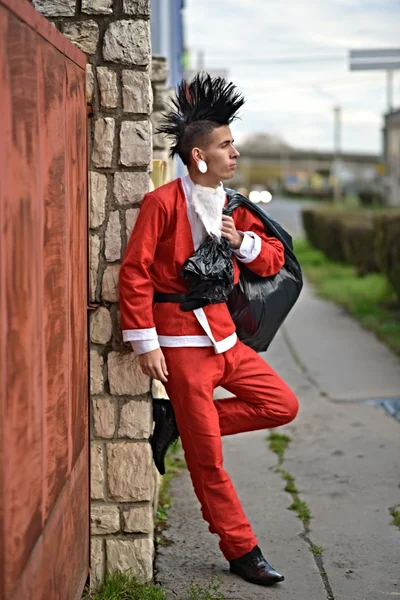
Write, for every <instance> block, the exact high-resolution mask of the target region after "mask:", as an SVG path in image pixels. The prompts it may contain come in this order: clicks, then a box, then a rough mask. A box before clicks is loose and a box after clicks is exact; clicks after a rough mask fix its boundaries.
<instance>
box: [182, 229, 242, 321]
mask: <svg viewBox="0 0 400 600" xmlns="http://www.w3.org/2000/svg"><path fill="white" fill-rule="evenodd" d="M181 275H182V277H183V278H184V279H185V280H186V285H187V289H188V291H187V294H186V297H187V299H188V300H191V299H194V300H204V302H199V306H205V305H206V304H219V303H221V302H226V301H227V300H228V296H229V294H230V293H231V292H232V290H233V288H234V285H233V277H234V275H233V262H232V250H231V248H230V245H229V242H228V240H226V239H224V238H221V239H220V240H218V239H217V238H216V237H213V236H208V237H207V239H206V241H205V242H203V244H202V245H201V246H200V247H199V248H198V249H197V250H196V252H195V253H194V254H192V256H190V257H189V258H188V259H187V261H186V262H185V264H184V265H183V268H182V272H181ZM186 305H187V306H189V307H190V306H191V305H190V304H188V303H186ZM182 310H186V309H185V308H184V307H182Z"/></svg>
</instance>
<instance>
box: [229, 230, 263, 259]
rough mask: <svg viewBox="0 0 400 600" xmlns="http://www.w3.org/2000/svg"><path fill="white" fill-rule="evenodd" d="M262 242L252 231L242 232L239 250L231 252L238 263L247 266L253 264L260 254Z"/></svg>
mask: <svg viewBox="0 0 400 600" xmlns="http://www.w3.org/2000/svg"><path fill="white" fill-rule="evenodd" d="M261 245H262V240H261V238H260V236H259V235H257V234H256V233H254V232H253V231H244V232H243V240H242V243H241V245H240V248H238V249H237V250H233V254H234V255H235V256H236V258H237V259H238V260H240V262H242V263H244V264H248V263H251V262H253V260H254V259H255V258H257V256H258V255H259V254H260V252H261Z"/></svg>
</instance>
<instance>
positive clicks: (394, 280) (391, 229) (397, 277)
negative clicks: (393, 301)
mask: <svg viewBox="0 0 400 600" xmlns="http://www.w3.org/2000/svg"><path fill="white" fill-rule="evenodd" d="M374 225H375V256H376V259H377V263H378V265H379V267H380V269H381V270H382V272H383V273H385V274H386V276H387V278H388V279H389V281H390V283H391V284H392V285H393V287H394V289H395V291H396V294H397V296H398V297H399V298H400V211H393V212H390V213H389V212H388V211H385V213H384V214H377V215H376V217H375V219H374Z"/></svg>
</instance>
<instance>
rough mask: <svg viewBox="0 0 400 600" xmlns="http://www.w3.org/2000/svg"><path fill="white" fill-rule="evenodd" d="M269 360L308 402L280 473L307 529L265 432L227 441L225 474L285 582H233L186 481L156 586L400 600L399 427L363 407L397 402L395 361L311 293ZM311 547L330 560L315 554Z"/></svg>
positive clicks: (283, 599)
mask: <svg viewBox="0 0 400 600" xmlns="http://www.w3.org/2000/svg"><path fill="white" fill-rule="evenodd" d="M276 209H277V210H278V209H279V210H282V211H285V210H286V206H285V205H282V207H280V206H279V204H278V203H277V204H276ZM291 210H293V209H290V210H289V212H290V211H291ZM281 214H282V212H281ZM266 359H267V360H268V361H269V362H270V363H271V364H272V366H273V367H274V368H275V369H276V370H277V371H278V373H280V374H281V375H282V376H283V377H284V378H285V379H286V381H287V382H288V383H289V384H290V385H291V387H292V388H293V390H294V391H295V392H296V394H297V396H298V398H299V400H300V405H301V410H300V413H299V415H298V417H297V418H296V420H295V421H294V422H293V423H292V424H290V425H288V426H286V427H284V428H282V429H281V431H284V432H286V433H287V434H288V435H290V437H291V443H290V444H289V447H288V449H287V451H286V453H285V458H284V463H283V465H282V468H283V469H284V470H286V471H288V472H289V473H291V474H292V475H293V477H294V479H295V484H296V487H297V489H298V492H299V495H300V498H301V500H303V501H305V502H306V503H307V505H308V507H309V509H310V512H311V520H310V523H309V528H308V529H305V528H304V526H303V523H302V521H300V520H299V519H298V518H297V516H296V513H295V512H293V511H291V510H288V507H289V506H290V505H291V503H292V500H293V498H292V496H291V494H289V493H288V492H285V491H284V487H285V482H284V481H283V480H282V478H281V476H280V474H279V473H277V472H276V471H275V467H276V464H277V459H276V455H275V454H273V453H272V452H271V451H270V450H269V449H268V444H267V440H266V436H267V433H268V432H266V431H261V432H253V433H248V434H242V435H238V436H232V437H228V438H225V439H224V454H225V466H226V468H227V470H228V472H229V473H230V475H231V477H232V479H233V482H234V484H235V486H236V488H237V491H238V494H239V496H240V498H241V500H242V502H243V505H244V508H245V510H246V513H247V515H248V517H249V519H250V521H251V523H252V524H253V527H254V529H255V531H256V533H257V535H258V537H259V542H260V545H261V547H262V548H263V550H264V552H265V554H266V556H267V557H268V559H269V560H270V562H271V563H272V564H273V565H274V566H275V567H276V568H277V569H278V570H281V571H282V572H283V573H284V574H285V576H286V581H285V582H284V583H283V584H281V585H279V586H276V587H275V588H273V589H267V590H266V589H264V588H260V587H257V586H252V585H249V584H246V583H245V582H243V581H242V580H241V579H239V578H237V577H235V576H232V575H230V574H229V572H228V569H227V563H226V561H225V560H224V558H223V557H222V556H221V554H220V552H219V549H218V543H217V542H218V541H217V539H216V536H213V535H211V534H210V533H209V532H208V530H207V526H206V524H205V523H204V521H202V519H201V515H200V509H199V504H198V502H197V499H196V498H195V496H194V493H193V490H192V487H191V483H190V479H189V476H188V474H187V473H185V474H184V475H182V476H181V477H179V478H177V479H176V480H175V481H174V482H173V485H172V493H173V498H174V503H173V507H172V508H171V510H170V517H169V522H170V527H169V529H168V531H167V534H166V535H167V538H169V540H170V541H171V542H172V544H171V545H170V546H163V547H161V548H160V550H159V554H158V557H157V560H156V570H157V580H158V581H159V582H160V583H162V584H164V585H165V586H166V588H167V589H168V590H170V593H171V598H183V599H185V598H187V589H188V586H189V582H190V579H194V580H196V581H197V582H198V583H200V584H201V585H203V586H204V585H206V584H207V582H209V581H210V576H211V575H212V574H217V575H220V576H221V577H222V586H221V590H222V591H223V592H224V594H225V598H226V599H230V600H234V599H235V600H253V599H261V598H263V599H264V598H275V599H277V600H325V599H326V598H334V600H386V599H389V598H396V597H399V598H400V531H399V529H397V528H396V527H394V526H393V525H392V524H391V522H392V518H391V516H390V510H391V508H393V507H394V506H396V505H400V489H399V485H400V469H399V454H400V424H399V423H398V422H397V421H396V420H395V419H393V418H391V417H389V416H388V415H387V414H386V413H385V412H384V411H382V410H381V409H379V408H377V407H375V406H371V405H368V404H365V403H364V402H363V401H364V400H365V399H368V398H372V397H381V396H383V395H385V396H388V397H396V396H400V362H399V360H398V359H397V358H396V357H394V356H393V355H392V354H390V352H389V351H388V350H387V349H386V347H384V346H383V345H382V344H381V343H380V342H378V341H377V340H376V338H375V337H374V336H373V335H372V334H371V333H369V332H367V331H364V330H363V329H361V328H360V327H359V326H358V325H357V324H356V323H355V322H354V321H353V320H352V319H351V318H350V317H348V316H347V315H346V314H345V313H344V312H343V311H342V310H341V309H340V308H338V307H336V306H334V305H332V304H330V303H328V302H325V301H323V300H320V299H317V298H316V297H315V295H314V294H313V292H312V290H311V289H310V288H309V287H307V286H306V289H305V291H304V293H303V294H302V296H301V298H300V300H299V302H298V303H297V305H296V307H295V308H294V310H293V311H292V313H291V315H290V316H289V318H288V319H287V322H286V323H285V326H284V327H283V328H282V330H281V332H280V333H279V335H278V336H277V338H276V339H275V340H274V342H273V344H272V346H271V348H270V349H269V350H268V353H267V356H266ZM312 546H318V547H320V548H322V553H321V554H319V555H314V554H313V553H312V552H311V547H312Z"/></svg>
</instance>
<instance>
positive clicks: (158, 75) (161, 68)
mask: <svg viewBox="0 0 400 600" xmlns="http://www.w3.org/2000/svg"><path fill="white" fill-rule="evenodd" d="M167 79H168V63H167V59H166V58H165V57H164V56H152V58H151V81H152V82H153V83H165V82H166V81H167Z"/></svg>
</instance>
